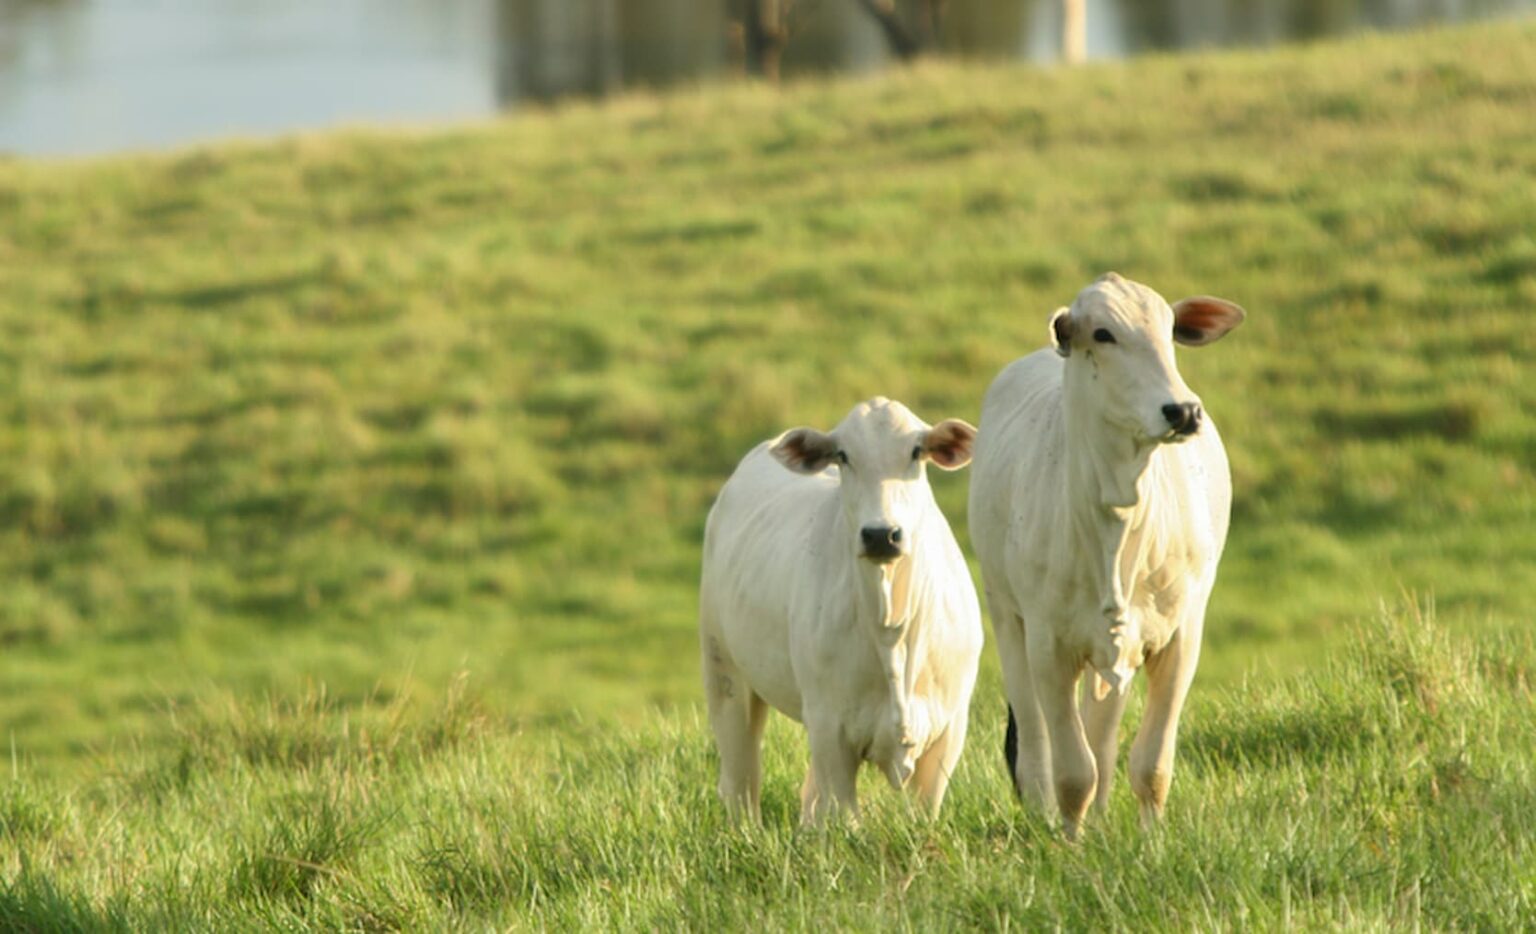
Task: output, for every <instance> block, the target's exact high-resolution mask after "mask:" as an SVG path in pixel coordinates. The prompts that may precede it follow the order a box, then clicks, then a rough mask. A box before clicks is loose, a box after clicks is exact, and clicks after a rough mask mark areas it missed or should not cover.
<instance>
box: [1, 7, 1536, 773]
mask: <svg viewBox="0 0 1536 934" xmlns="http://www.w3.org/2000/svg"><path fill="white" fill-rule="evenodd" d="M1533 41H1536V28H1533V26H1532V25H1531V24H1529V23H1525V24H1508V23H1503V24H1496V25H1488V26H1481V27H1476V28H1469V29H1458V30H1454V31H1447V32H1437V33H1429V34H1423V35H1418V36H1409V37H1397V38H1385V39H1368V40H1363V41H1359V42H1353V43H1348V44H1336V45H1321V46H1316V47H1311V48H1305V49H1296V50H1284V51H1278V52H1272V53H1262V54H1223V55H1210V56H1197V57H1188V58H1152V59H1147V60H1141V61H1135V62H1130V63H1121V64H1105V65H1095V66H1092V67H1089V68H1084V69H1082V70H1079V71H1057V70H1045V71H1040V70H1034V69H1030V68H1025V67H1016V66H1006V67H990V66H989V67H981V66H956V65H943V64H931V65H926V66H923V67H920V68H917V69H915V70H912V71H909V72H901V73H896V74H891V75H886V76H882V77H879V78H876V79H870V80H864V81H840V82H829V83H808V84H801V85H795V86H792V87H788V88H785V89H783V90H781V91H780V90H773V89H769V88H764V87H754V86H727V87H722V88H715V89H707V90H699V91H696V92H690V93H683V94H678V95H673V96H659V97H648V96H636V97H629V98H624V99H621V100H619V101H617V102H615V103H612V104H608V105H602V106H586V105H572V106H569V107H566V108H562V109H559V110H555V111H552V112H549V113H544V114H534V115H531V116H524V117H519V118H517V119H514V120H508V121H505V122H500V123H496V124H493V125H482V126H472V127H464V128H461V129H457V130H451V131H433V132H420V133H403V132H392V133H383V132H363V131H357V132H345V133H333V134H321V135H315V136H307V137H298V138H289V139H282V140H277V141H274V142H268V143H242V144H231V145H223V146H211V147H207V148H203V149H198V150H191V151H185V152H179V153H174V154H170V155H157V156H142V157H127V158H118V159H109V160H102V161H88V162H62V163H38V162H28V161H18V160H11V161H6V162H3V163H0V206H3V212H0V217H3V220H0V268H3V269H4V274H3V278H0V333H3V335H4V340H3V349H0V374H3V376H0V378H3V380H4V386H5V387H6V391H5V392H4V393H3V394H0V537H3V547H0V569H3V573H4V575H5V579H6V581H7V583H8V586H6V587H5V588H4V589H3V592H0V646H3V650H0V683H3V684H4V685H5V690H4V691H3V692H0V719H3V721H4V722H5V723H6V724H7V728H8V734H9V736H8V738H9V740H10V741H11V742H12V743H13V745H14V748H15V750H16V758H17V760H18V762H19V763H20V764H21V765H22V766H23V767H25V768H27V769H35V770H37V771H38V772H39V773H40V774H46V773H49V772H51V771H54V770H61V769H73V768H74V766H75V764H76V763H78V762H81V761H86V760H91V761H94V760H96V759H98V758H100V757H101V756H107V757H109V758H110V755H111V754H112V751H113V750H119V749H122V748H124V747H126V746H129V745H136V744H137V745H143V746H146V747H148V748H151V749H152V748H155V747H156V746H157V745H158V744H173V731H172V726H171V724H172V723H173V720H174V718H173V716H172V715H171V714H172V712H173V711H176V710H183V709H185V708H187V707H188V706H189V705H190V706H193V707H195V706H197V705H198V704H201V703H203V702H204V701H205V700H206V699H207V698H208V697H210V696H223V695H224V694H228V695H230V696H232V697H234V698H237V699H239V700H241V701H244V700H247V699H251V698H259V697H264V696H272V697H275V698H278V699H283V698H291V697H294V696H298V695H300V694H302V693H303V692H304V691H306V690H309V689H312V686H314V685H321V684H323V685H324V686H325V689H326V691H327V692H328V696H329V698H330V699H331V700H332V702H334V703H336V704H338V705H341V707H342V708H347V707H349V706H351V705H355V704H357V703H359V702H361V701H362V700H363V699H364V698H368V697H371V698H373V699H375V700H377V701H381V702H386V703H387V702H390V701H392V700H393V699H395V698H398V697H404V696H409V697H411V698H414V699H415V700H416V701H417V702H420V703H421V704H423V705H425V706H430V705H431V704H432V703H435V702H436V701H438V700H440V699H441V697H442V695H443V694H444V692H445V691H447V690H448V686H449V685H450V684H451V683H452V681H453V677H454V675H455V673H456V672H459V671H464V672H466V673H467V676H468V677H469V679H470V681H471V683H472V684H473V685H474V686H475V689H476V690H477V691H478V692H479V693H480V694H481V695H482V696H483V698H484V702H485V703H486V704H487V705H488V709H489V710H490V711H492V712H493V713H494V714H495V715H496V716H498V717H506V716H509V715H510V716H516V717H518V718H520V720H519V722H523V723H526V724H537V723H541V722H548V718H556V719H557V720H558V718H561V717H563V716H565V715H566V714H567V713H568V712H570V711H573V710H574V711H578V712H580V713H581V715H582V716H585V717H593V718H597V719H599V720H602V719H609V718H619V719H622V720H626V721H628V722H631V723H632V722H635V720H636V719H637V718H639V717H641V716H643V715H644V712H645V711H646V710H648V709H649V708H650V707H651V706H652V705H654V704H657V703H660V704H662V705H663V706H671V705H676V704H678V703H683V704H692V703H693V702H694V698H695V691H696V687H695V679H696V677H697V675H696V670H695V662H694V651H695V650H694V648H693V635H692V630H693V625H694V624H693V612H694V610H693V603H694V588H695V581H696V574H697V552H698V540H699V534H700V530H701V527H702V523H703V517H704V514H705V511H706V509H707V507H708V504H709V501H710V497H711V495H712V493H713V491H714V490H715V489H716V487H717V486H718V484H719V483H720V482H721V480H722V478H723V477H724V476H725V474H726V473H727V472H728V471H729V469H730V467H731V465H732V464H733V463H734V461H735V459H736V458H737V457H739V456H740V454H741V453H742V452H743V451H744V450H745V449H746V448H747V447H748V446H749V445H750V444H751V443H752V442H754V441H755V440H757V439H759V438H761V437H763V436H765V435H767V434H770V433H772V432H775V431H777V430H779V429H781V428H783V427H786V426H788V425H792V424H800V423H812V424H819V425H828V424H831V423H833V422H835V421H836V419H837V418H838V417H839V416H840V415H841V414H842V413H843V412H844V411H845V410H846V409H847V408H848V406H849V405H850V404H851V403H852V402H853V401H854V400H856V399H859V398H862V397H866V396H869V395H873V394H876V393H883V394H888V395H891V396H894V397H897V398H900V399H902V400H904V401H906V402H908V403H909V404H910V405H912V406H913V407H914V408H915V409H916V410H917V411H918V412H919V413H920V414H922V415H923V416H925V417H927V418H929V419H930V420H936V419H938V418H941V417H944V416H949V415H955V416H961V417H966V418H971V419H974V418H975V416H976V413H977V410H978V407H979V400H980V397H981V394H982V392H983V391H984V389H985V387H986V384H987V382H988V380H989V379H990V378H991V376H992V375H993V374H994V373H995V372H996V371H997V369H998V368H999V367H1000V366H1001V365H1003V364H1004V363H1005V362H1007V361H1008V360H1010V359H1012V358H1013V357H1015V356H1018V355H1021V354H1023V353H1025V352H1028V351H1030V350H1032V349H1034V348H1035V347H1037V346H1039V345H1040V344H1041V343H1042V341H1043V337H1044V326H1045V321H1046V317H1047V315H1048V314H1049V312H1050V311H1051V310H1052V309H1054V308H1055V307H1057V306H1058V305H1060V304H1062V303H1065V302H1067V301H1069V300H1070V299H1071V297H1072V295H1073V294H1074V293H1075V292H1076V290H1077V289H1078V288H1080V287H1081V286H1082V285H1083V284H1084V283H1085V282H1087V281H1089V280H1090V279H1091V278H1093V277H1094V276H1096V275H1097V274H1099V273H1100V272H1102V271H1104V270H1105V269H1111V268H1112V269H1116V270H1118V271H1120V272H1122V273H1124V274H1126V275H1128V276H1132V277H1135V278H1138V279H1141V280H1143V281H1146V282H1149V283H1151V284H1153V285H1154V286H1155V287H1157V288H1158V289H1160V290H1161V291H1162V292H1164V294H1166V295H1168V296H1169V297H1170V298H1175V297H1178V296H1180V295H1183V294H1187V293H1191V292H1213V293H1217V294H1220V295H1223V296H1226V297H1230V298H1232V299H1234V300H1236V301H1239V302H1241V303H1242V304H1243V305H1245V306H1246V307H1247V308H1248V309H1249V311H1250V319H1249V323H1248V324H1247V325H1245V327H1244V328H1243V329H1241V330H1240V331H1239V332H1237V333H1236V334H1234V335H1233V336H1232V337H1231V338H1229V339H1227V340H1226V341H1224V342H1222V344H1220V345H1218V346H1216V347H1212V348H1209V349H1208V350H1204V351H1189V352H1185V353H1184V354H1183V355H1182V367H1183V370H1184V373H1185V376H1186V377H1187V379H1188V381H1189V382H1190V384H1191V385H1192V386H1193V387H1194V388H1195V389H1196V390H1197V391H1198V392H1200V393H1201V394H1202V395H1203V397H1204V398H1205V400H1206V403H1207V406H1208V408H1209V410H1210V411H1211V412H1212V413H1213V415H1214V417H1215V418H1216V419H1217V420H1218V421H1220V423H1221V425H1222V429H1223V433H1224V435H1225V437H1226V439H1227V445H1228V448H1229V450H1230V452H1231V455H1232V461H1233V466H1234V473H1235V486H1236V490H1237V494H1236V507H1235V508H1236V514H1235V517H1234V523H1233V535H1232V540H1231V543H1230V546H1229V551H1228V557H1227V559H1226V562H1225V565H1224V570H1223V574H1222V578H1221V582H1220V584H1219V586H1218V588H1217V593H1216V597H1215V601H1214V605H1213V607H1212V612H1211V621H1210V624H1209V626H1208V633H1209V635H1208V638H1207V644H1208V655H1207V660H1206V662H1205V665H1204V668H1203V669H1202V682H1203V683H1205V684H1208V685H1214V684H1222V683H1228V684H1230V683H1235V682H1236V681H1238V680H1239V679H1241V678H1243V677H1246V676H1248V675H1250V674H1254V675H1255V676H1258V677H1270V676H1283V675H1289V674H1292V673H1296V672H1299V671H1302V670H1305V669H1306V668H1308V667H1310V666H1311V665H1313V664H1314V663H1315V661H1316V659H1317V658H1318V657H1319V656H1320V654H1321V653H1322V652H1323V651H1324V650H1325V648H1327V647H1331V646H1335V645H1337V644H1338V643H1339V639H1340V638H1341V635H1340V634H1341V632H1342V631H1343V630H1342V629H1341V627H1343V626H1344V625H1345V624H1347V623H1348V622H1349V621H1351V620H1356V619H1360V618H1365V617H1369V616H1370V615H1371V614H1372V613H1373V612H1374V607H1375V606H1376V604H1377V601H1378V600H1379V599H1380V598H1381V597H1383V596H1386V597H1388V598H1393V597H1394V595H1395V594H1396V593H1397V592H1398V591H1400V590H1406V591H1411V592H1413V593H1419V594H1432V595H1433V596H1434V599H1435V601H1436V602H1437V605H1438V607H1439V613H1440V616H1441V618H1442V620H1443V622H1444V625H1446V626H1447V627H1448V628H1450V629H1453V630H1459V631H1465V632H1468V633H1479V632H1482V633H1495V632H1503V631H1506V630H1508V629H1510V628H1513V627H1516V626H1523V625H1524V617H1525V615H1526V613H1527V609H1528V607H1529V606H1530V604H1531V601H1532V599H1533V598H1536V560H1533V558H1536V524H1533V522H1532V519H1533V504H1536V477H1533V473H1532V464H1533V463H1536V416H1533V412H1536V405H1533V403H1536V381H1533V380H1531V379H1529V378H1528V375H1527V374H1528V372H1529V370H1530V365H1531V362H1532V358H1533V355H1536V329H1533V328H1532V327H1531V326H1530V318H1529V307H1530V305H1531V303H1532V301H1533V300H1536V240H1533V239H1532V233H1531V224H1530V219H1531V218H1532V217H1533V216H1536V185H1533V184H1531V177H1530V166H1531V165H1533V164H1536V134H1532V133H1531V132H1530V129H1531V123H1530V115H1531V114H1532V113H1533V112H1536V71H1533V69H1532V68H1531V67H1530V64H1531V57H1530V49H1531V47H1532V43H1533ZM966 482H967V481H966V477H965V475H964V474H963V473H962V474H959V475H956V476H952V477H944V478H941V479H939V480H938V481H937V483H936V485H937V486H939V487H940V489H939V494H940V497H941V501H942V503H943V505H944V506H945V507H946V509H947V510H948V512H949V514H950V515H951V517H952V519H953V521H954V522H955V523H956V525H957V526H958V527H959V529H960V532H961V537H962V540H964V510H963V508H962V506H963V502H964V495H965V487H966ZM988 664H989V665H991V664H992V662H991V660H990V658H989V660H988ZM411 709H415V708H414V707H413V708H411ZM540 718H544V719H540Z"/></svg>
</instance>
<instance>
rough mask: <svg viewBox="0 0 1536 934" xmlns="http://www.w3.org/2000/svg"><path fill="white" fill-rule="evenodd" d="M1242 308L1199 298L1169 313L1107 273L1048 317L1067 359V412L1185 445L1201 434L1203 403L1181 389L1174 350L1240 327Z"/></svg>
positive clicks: (1137, 286) (1156, 298)
mask: <svg viewBox="0 0 1536 934" xmlns="http://www.w3.org/2000/svg"><path fill="white" fill-rule="evenodd" d="M1243 318H1244V312H1243V309H1241V308H1239V307H1238V306H1237V305H1234V304H1233V303H1232V302H1229V301H1226V300H1225V299H1220V298H1212V297H1210V296H1208V295H1199V296H1195V297H1193V298H1186V299H1184V300H1183V301H1180V302H1178V303H1177V304H1175V305H1174V306H1173V307H1171V308H1170V307H1169V305H1168V303H1167V302H1166V301H1164V300H1163V297H1162V296H1161V295H1158V294H1157V293H1156V292H1154V291H1152V290H1151V289H1149V288H1147V287H1146V286H1144V285H1142V284H1141V283H1139V282H1132V281H1130V280H1128V279H1122V278H1121V277H1120V276H1118V275H1116V274H1115V273H1108V274H1106V275H1104V276H1103V277H1101V278H1100V279H1098V280H1097V281H1096V282H1094V283H1093V284H1091V285H1089V286H1088V287H1087V288H1086V289H1083V290H1082V291H1081V292H1079V293H1078V295H1077V299H1076V300H1075V301H1073V302H1072V307H1071V308H1063V309H1060V310H1059V311H1057V312H1056V314H1055V315H1054V316H1053V317H1052V318H1051V342H1052V344H1054V345H1055V347H1056V352H1057V353H1058V354H1060V355H1062V356H1063V357H1066V358H1067V372H1066V377H1065V381H1066V387H1067V393H1068V397H1069V400H1070V401H1069V403H1068V405H1069V407H1071V408H1072V409H1073V410H1075V411H1077V412H1081V413H1084V414H1083V415H1073V416H1071V417H1091V416H1086V413H1087V412H1090V411H1091V412H1094V413H1097V416H1098V417H1100V418H1102V419H1103V420H1105V421H1106V422H1108V423H1110V424H1111V425H1113V426H1116V427H1117V428H1119V429H1121V430H1123V431H1126V432H1129V433H1131V434H1132V435H1133V436H1135V437H1136V438H1137V440H1139V441H1144V442H1149V443H1156V442H1166V441H1183V440H1185V439H1186V438H1188V437H1190V436H1192V435H1194V434H1195V433H1197V432H1198V431H1199V430H1200V425H1201V423H1202V421H1203V413H1202V410H1201V407H1200V399H1199V397H1198V396H1196V395H1195V394H1194V393H1193V392H1192V391H1190V388H1189V387H1188V386H1187V385H1185V384H1184V379H1183V377H1181V376H1180V375H1179V368H1178V365H1177V364H1176V363H1175V362H1174V359H1173V345H1174V344H1175V343H1180V344H1184V345H1186V346H1189V347H1200V346H1203V345H1205V344H1209V343H1211V342H1212V341H1215V340H1218V339H1220V338H1221V337H1222V336H1223V335H1224V334H1226V333H1227V332H1228V331H1230V330H1232V329H1233V328H1235V327H1237V326H1238V325H1239V324H1241V323H1242V322H1243Z"/></svg>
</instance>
